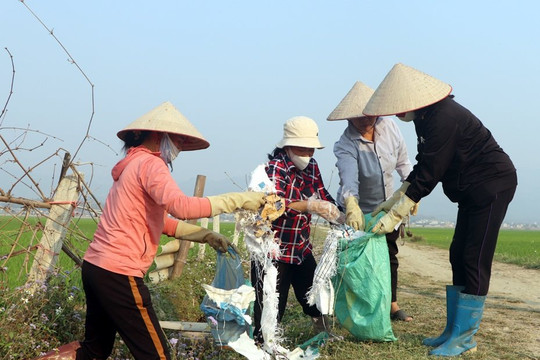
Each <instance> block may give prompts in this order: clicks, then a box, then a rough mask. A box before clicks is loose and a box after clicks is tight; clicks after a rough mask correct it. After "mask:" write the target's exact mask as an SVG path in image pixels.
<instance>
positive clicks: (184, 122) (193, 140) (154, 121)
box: [116, 101, 210, 151]
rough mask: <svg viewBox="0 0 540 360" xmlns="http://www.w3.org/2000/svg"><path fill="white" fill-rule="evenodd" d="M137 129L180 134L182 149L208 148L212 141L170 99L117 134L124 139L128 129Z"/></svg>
mask: <svg viewBox="0 0 540 360" xmlns="http://www.w3.org/2000/svg"><path fill="white" fill-rule="evenodd" d="M135 130H149V131H158V132H165V133H169V134H176V135H180V136H182V138H183V139H184V143H183V144H182V149H181V150H182V151H190V150H200V149H206V148H207V147H209V146H210V143H208V141H206V139H205V138H204V137H203V136H202V135H201V133H199V131H197V129H195V126H193V125H192V124H191V123H190V122H189V120H188V119H187V118H186V117H185V116H184V115H182V113H180V111H178V110H177V109H176V108H175V107H174V105H173V104H171V103H170V102H169V101H167V102H164V103H163V104H161V105H159V106H158V107H156V108H154V109H152V110H151V111H150V112H148V113H146V114H144V115H143V116H141V117H140V118H138V119H137V120H135V121H134V122H132V123H131V124H129V125H128V126H126V127H125V128H124V129H122V130H120V131H119V132H118V133H117V134H116V136H118V137H119V138H120V139H122V140H124V138H125V134H126V133H127V132H128V131H135Z"/></svg>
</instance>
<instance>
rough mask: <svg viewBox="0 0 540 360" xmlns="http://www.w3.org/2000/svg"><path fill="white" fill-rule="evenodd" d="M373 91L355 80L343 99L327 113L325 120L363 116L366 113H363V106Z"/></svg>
mask: <svg viewBox="0 0 540 360" xmlns="http://www.w3.org/2000/svg"><path fill="white" fill-rule="evenodd" d="M374 91H375V90H373V89H372V88H370V87H369V86H367V85H365V84H363V83H361V82H360V81H357V82H355V83H354V85H353V87H352V88H351V90H349V92H348V93H347V95H345V97H344V98H343V100H341V102H340V103H339V104H338V106H336V108H335V109H334V111H332V112H331V113H330V115H328V118H327V120H328V121H333V120H345V119H352V118H359V117H365V116H366V115H364V114H363V111H364V107H365V106H366V104H367V102H368V101H369V99H370V98H371V95H373V92H374Z"/></svg>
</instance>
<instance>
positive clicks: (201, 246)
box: [197, 218, 208, 260]
mask: <svg viewBox="0 0 540 360" xmlns="http://www.w3.org/2000/svg"><path fill="white" fill-rule="evenodd" d="M201 227H202V228H205V229H208V218H204V219H201ZM205 252H206V244H199V253H198V254H197V259H199V260H202V259H204V253H205Z"/></svg>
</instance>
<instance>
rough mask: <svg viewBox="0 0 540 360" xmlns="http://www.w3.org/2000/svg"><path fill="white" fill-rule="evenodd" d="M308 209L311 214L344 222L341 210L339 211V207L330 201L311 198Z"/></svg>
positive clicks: (336, 221)
mask: <svg viewBox="0 0 540 360" xmlns="http://www.w3.org/2000/svg"><path fill="white" fill-rule="evenodd" d="M307 211H308V212H309V213H310V214H317V215H319V216H321V217H323V218H325V219H326V220H327V221H328V222H331V223H338V222H339V221H341V223H343V219H341V211H339V209H338V207H337V206H336V205H334V204H332V203H331V202H330V201H326V200H319V199H315V198H309V199H308V200H307ZM340 219H341V220H340Z"/></svg>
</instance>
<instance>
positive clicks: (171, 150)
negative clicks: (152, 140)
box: [159, 133, 180, 171]
mask: <svg viewBox="0 0 540 360" xmlns="http://www.w3.org/2000/svg"><path fill="white" fill-rule="evenodd" d="M159 151H160V152H161V155H160V156H161V158H162V159H163V161H165V163H166V164H168V165H169V166H170V167H171V171H172V168H173V167H172V162H173V160H174V159H176V157H177V156H178V153H180V150H179V149H178V148H177V147H176V145H174V142H173V141H172V140H171V138H170V137H169V134H167V133H164V134H163V137H162V138H161V144H160V145H159Z"/></svg>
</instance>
